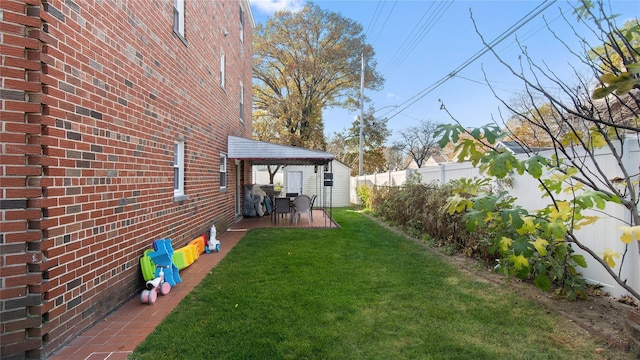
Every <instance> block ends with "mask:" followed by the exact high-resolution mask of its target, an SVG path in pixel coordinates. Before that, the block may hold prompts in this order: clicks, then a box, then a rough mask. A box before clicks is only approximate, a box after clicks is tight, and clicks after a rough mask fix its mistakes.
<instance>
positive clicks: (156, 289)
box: [140, 267, 171, 304]
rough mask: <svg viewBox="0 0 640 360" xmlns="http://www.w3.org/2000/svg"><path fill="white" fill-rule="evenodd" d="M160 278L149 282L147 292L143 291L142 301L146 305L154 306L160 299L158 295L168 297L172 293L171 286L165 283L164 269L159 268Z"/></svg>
mask: <svg viewBox="0 0 640 360" xmlns="http://www.w3.org/2000/svg"><path fill="white" fill-rule="evenodd" d="M159 268H160V270H159V272H158V275H159V276H158V277H157V278H155V279H153V280H150V281H147V283H146V286H147V289H146V290H142V293H141V294H140V301H142V303H145V304H154V303H155V302H156V300H157V299H158V293H160V294H161V295H167V294H168V293H169V292H170V291H171V285H169V283H167V282H165V281H164V271H163V270H162V267H159Z"/></svg>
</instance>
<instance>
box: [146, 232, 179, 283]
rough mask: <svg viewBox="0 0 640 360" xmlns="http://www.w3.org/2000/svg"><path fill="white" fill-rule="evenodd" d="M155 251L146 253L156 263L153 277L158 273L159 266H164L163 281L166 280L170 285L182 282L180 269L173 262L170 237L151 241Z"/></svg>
mask: <svg viewBox="0 0 640 360" xmlns="http://www.w3.org/2000/svg"><path fill="white" fill-rule="evenodd" d="M153 248H154V249H155V251H150V252H149V253H148V255H149V257H150V258H151V260H152V261H153V263H154V264H155V265H156V272H155V277H158V276H159V275H160V268H161V267H162V268H164V281H166V282H168V283H169V285H171V287H174V286H176V284H177V283H179V282H182V279H181V278H180V271H179V269H178V267H177V266H176V265H175V264H174V263H173V260H172V259H173V247H172V246H171V239H159V240H156V241H154V242H153Z"/></svg>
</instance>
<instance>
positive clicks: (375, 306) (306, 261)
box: [130, 209, 615, 360]
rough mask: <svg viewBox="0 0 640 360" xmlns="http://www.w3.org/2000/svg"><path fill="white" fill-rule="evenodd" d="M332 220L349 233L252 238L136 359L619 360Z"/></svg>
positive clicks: (420, 252) (348, 218) (503, 297)
mask: <svg viewBox="0 0 640 360" xmlns="http://www.w3.org/2000/svg"><path fill="white" fill-rule="evenodd" d="M333 216H334V218H335V219H336V221H337V222H338V223H339V224H340V225H341V228H339V229H259V230H252V231H250V232H249V233H247V235H245V236H244V238H243V239H242V240H241V241H240V242H239V243H238V244H237V245H236V246H235V247H234V248H233V249H232V250H231V252H230V253H229V254H228V255H227V256H226V257H225V258H224V259H223V260H222V261H221V262H220V263H219V264H218V265H217V266H216V267H215V268H214V269H213V270H212V271H211V273H210V274H209V276H207V277H206V278H205V279H204V280H203V282H202V283H201V284H200V285H199V286H198V287H196V289H194V290H193V291H192V292H191V293H190V294H189V295H188V296H187V297H186V298H185V299H184V300H183V301H182V302H181V303H180V305H179V306H178V307H177V308H176V309H175V310H174V312H173V313H171V314H170V315H169V316H168V317H167V318H166V319H165V320H164V321H163V322H162V323H161V324H160V325H159V326H158V327H157V328H156V330H155V331H154V332H153V333H152V334H151V335H150V336H149V337H148V338H147V340H146V341H145V342H143V343H142V344H141V345H140V346H139V347H138V348H137V349H136V351H135V352H134V353H133V354H132V355H131V356H130V359H341V360H342V359H603V358H605V356H609V357H611V354H608V355H607V354H606V352H608V351H609V350H606V351H605V354H596V351H595V349H596V348H598V347H605V344H604V342H600V341H598V340H588V339H587V340H584V339H585V337H581V336H574V335H573V334H575V333H576V332H579V330H577V329H576V328H577V326H575V325H573V324H570V323H568V322H567V321H564V320H562V319H560V318H558V317H557V316H555V315H554V314H549V313H547V312H546V311H545V310H543V309H542V308H541V307H540V306H538V305H537V304H536V303H533V302H530V301H527V300H524V299H522V298H520V297H518V296H517V295H515V294H511V293H510V292H509V291H508V290H506V289H500V288H498V287H496V286H493V285H488V284H486V283H480V282H476V281H474V279H469V278H466V277H465V276H464V275H462V273H461V272H459V271H458V270H457V269H455V268H454V267H452V266H451V265H449V264H448V263H447V262H446V261H444V260H443V259H441V258H440V256H439V255H436V254H433V253H432V252H431V251H429V250H428V249H425V248H424V247H422V246H420V245H419V244H416V243H415V242H413V241H411V240H408V239H405V238H404V237H402V236H399V235H396V234H394V233H393V232H391V231H389V230H387V229H385V228H383V227H381V226H379V225H378V224H377V223H375V222H374V221H372V220H370V219H368V218H367V217H366V216H364V215H362V214H360V213H358V212H356V211H353V210H349V209H334V211H333ZM156 306H161V305H156ZM613 358H615V357H613Z"/></svg>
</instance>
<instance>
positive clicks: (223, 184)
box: [220, 154, 227, 190]
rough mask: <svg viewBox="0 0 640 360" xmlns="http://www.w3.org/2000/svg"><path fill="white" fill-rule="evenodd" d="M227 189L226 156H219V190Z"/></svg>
mask: <svg viewBox="0 0 640 360" xmlns="http://www.w3.org/2000/svg"><path fill="white" fill-rule="evenodd" d="M226 189H227V154H220V190H226Z"/></svg>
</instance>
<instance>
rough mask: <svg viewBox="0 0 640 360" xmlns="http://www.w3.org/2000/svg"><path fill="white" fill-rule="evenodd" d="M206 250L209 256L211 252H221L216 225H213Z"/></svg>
mask: <svg viewBox="0 0 640 360" xmlns="http://www.w3.org/2000/svg"><path fill="white" fill-rule="evenodd" d="M205 250H206V252H207V254H208V253H210V252H211V251H215V252H220V241H218V239H216V226H215V225H211V231H210V232H209V241H208V242H207V248H206V249H205Z"/></svg>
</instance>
